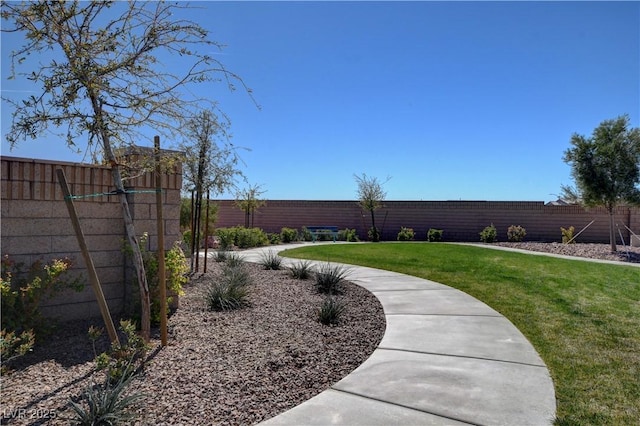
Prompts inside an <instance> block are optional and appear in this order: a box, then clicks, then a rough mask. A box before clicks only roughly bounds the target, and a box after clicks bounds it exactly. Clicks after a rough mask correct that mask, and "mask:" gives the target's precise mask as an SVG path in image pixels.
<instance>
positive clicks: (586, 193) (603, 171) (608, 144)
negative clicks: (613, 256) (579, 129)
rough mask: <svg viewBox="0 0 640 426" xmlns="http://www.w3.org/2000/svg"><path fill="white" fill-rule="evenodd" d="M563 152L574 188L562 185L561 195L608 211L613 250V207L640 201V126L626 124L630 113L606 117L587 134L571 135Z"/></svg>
mask: <svg viewBox="0 0 640 426" xmlns="http://www.w3.org/2000/svg"><path fill="white" fill-rule="evenodd" d="M571 145H572V147H571V148H569V149H567V150H566V151H565V153H564V158H563V159H564V161H565V162H566V163H567V164H569V165H570V166H571V175H572V177H573V179H574V180H575V184H576V187H575V188H572V187H569V186H563V187H562V192H563V198H565V199H568V200H572V201H578V202H580V203H582V204H583V205H585V206H588V207H595V206H602V207H605V208H606V209H607V211H608V212H609V215H610V218H611V223H610V240H611V250H612V251H616V242H615V240H616V238H615V229H614V217H613V215H614V209H615V207H616V206H617V205H619V204H622V203H626V204H630V205H634V204H640V186H639V185H640V129H639V128H631V127H630V126H629V116H628V115H622V116H619V117H617V118H615V119H612V120H605V121H603V122H602V123H600V125H599V126H598V127H596V128H595V129H594V131H593V133H592V135H591V136H590V137H586V136H583V135H579V134H577V133H576V134H573V136H572V137H571Z"/></svg>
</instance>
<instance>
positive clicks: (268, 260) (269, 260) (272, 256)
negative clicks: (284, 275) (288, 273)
mask: <svg viewBox="0 0 640 426" xmlns="http://www.w3.org/2000/svg"><path fill="white" fill-rule="evenodd" d="M260 264H261V265H262V267H263V268H264V269H266V270H273V271H279V270H280V269H281V268H282V258H281V257H280V256H278V253H277V252H276V251H275V250H269V251H267V252H264V253H262V256H261V257H260Z"/></svg>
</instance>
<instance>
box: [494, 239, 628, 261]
mask: <svg viewBox="0 0 640 426" xmlns="http://www.w3.org/2000/svg"><path fill="white" fill-rule="evenodd" d="M493 244H494V245H497V246H503V247H511V248H517V249H522V250H530V251H538V252H545V253H553V254H561V255H564V256H577V257H586V258H590V259H600V260H613V261H618V262H629V263H640V247H630V246H622V245H619V246H618V251H617V252H615V253H611V246H610V245H609V244H587V243H576V244H562V243H534V242H521V243H503V242H498V243H493Z"/></svg>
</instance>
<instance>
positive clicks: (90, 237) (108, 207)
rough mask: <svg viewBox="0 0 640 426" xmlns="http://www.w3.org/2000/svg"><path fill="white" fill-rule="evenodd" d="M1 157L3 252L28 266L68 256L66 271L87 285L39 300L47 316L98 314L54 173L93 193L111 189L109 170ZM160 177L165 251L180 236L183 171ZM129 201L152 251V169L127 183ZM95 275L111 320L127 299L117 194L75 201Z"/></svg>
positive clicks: (76, 191) (154, 233)
mask: <svg viewBox="0 0 640 426" xmlns="http://www.w3.org/2000/svg"><path fill="white" fill-rule="evenodd" d="M0 160H1V168H0V170H1V194H2V197H1V209H2V222H1V231H0V232H1V234H0V235H1V243H2V246H1V251H2V255H3V256H4V255H8V256H9V257H10V258H11V259H12V260H14V261H16V262H23V263H24V264H25V265H27V266H28V265H31V264H32V263H33V262H35V261H36V260H41V261H44V262H46V261H49V260H51V259H55V258H63V257H67V258H70V259H71V260H72V262H73V267H72V270H71V271H70V274H72V275H75V276H78V275H79V276H81V277H82V278H83V280H84V281H85V283H86V285H85V290H84V291H83V292H81V293H76V292H71V291H70V292H65V293H64V294H60V295H58V296H56V297H54V298H52V299H50V300H47V301H45V302H44V304H43V306H42V309H43V313H44V314H45V315H47V316H52V317H58V318H61V319H65V320H66V319H75V318H86V317H93V316H99V315H100V310H99V308H98V304H97V302H96V301H95V296H94V293H93V289H92V288H91V285H90V283H89V281H88V278H87V271H86V265H85V263H84V260H83V257H82V254H81V252H80V249H79V245H78V241H77V239H76V235H75V233H74V230H73V226H72V224H71V219H70V218H69V213H68V210H67V207H66V205H65V202H64V196H63V193H62V190H61V188H60V185H59V183H58V180H57V176H56V169H58V168H62V169H63V170H64V171H65V176H66V178H67V181H68V183H69V187H70V189H71V193H72V194H73V195H76V196H78V195H84V196H88V195H95V194H102V193H108V192H111V191H112V190H114V189H115V187H114V185H113V183H112V177H111V170H110V168H108V167H105V166H99V165H92V164H76V163H64V162H53V161H46V160H34V159H25V158H16V157H6V156H5V157H0ZM181 173H182V172H181V169H180V167H179V166H178V167H177V168H176V170H175V173H172V174H169V175H165V176H163V185H162V187H163V192H162V197H163V219H164V226H165V248H166V249H169V248H171V246H172V245H173V242H174V241H177V240H179V239H180V189H181V186H182V174H181ZM127 187H128V188H129V190H131V191H151V192H147V193H145V192H138V193H136V192H133V193H131V194H128V195H127V197H128V201H129V203H130V207H131V210H132V215H133V217H134V225H135V228H136V234H138V235H142V233H143V232H148V233H149V236H150V238H149V242H148V249H149V250H156V249H157V242H158V239H157V225H156V220H155V219H156V216H157V215H156V194H155V192H154V189H155V180H154V178H153V175H152V174H151V173H147V174H145V175H143V176H140V177H139V178H136V179H133V180H132V181H129V182H127ZM73 202H74V205H75V207H76V210H77V213H78V217H79V219H80V224H81V228H82V231H83V233H84V235H85V238H86V243H87V246H88V248H89V251H90V252H91V257H92V259H93V263H94V265H95V267H96V270H97V274H98V278H99V279H100V282H101V285H102V287H103V291H104V294H105V297H106V299H107V303H108V304H109V308H110V310H111V313H112V315H113V316H114V317H116V316H117V315H119V314H120V313H121V311H122V309H123V307H124V306H125V304H126V303H127V302H128V300H127V298H128V297H129V298H130V296H128V295H129V294H130V288H131V284H132V283H131V279H130V277H131V274H130V273H128V272H127V269H128V268H129V267H128V266H127V265H128V263H129V262H128V261H127V259H126V257H125V255H124V254H123V250H122V249H123V243H124V240H125V231H124V223H123V220H122V209H121V206H120V202H119V197H118V196H115V195H107V196H104V195H103V196H90V197H85V198H79V199H75V200H73Z"/></svg>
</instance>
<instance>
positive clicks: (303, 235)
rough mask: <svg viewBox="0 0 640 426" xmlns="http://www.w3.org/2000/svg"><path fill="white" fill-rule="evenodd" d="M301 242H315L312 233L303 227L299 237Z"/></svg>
mask: <svg viewBox="0 0 640 426" xmlns="http://www.w3.org/2000/svg"><path fill="white" fill-rule="evenodd" d="M299 238H300V240H302V241H313V235H311V231H309V230H308V229H307V228H306V227H304V226H303V227H302V230H301V231H300V235H299Z"/></svg>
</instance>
